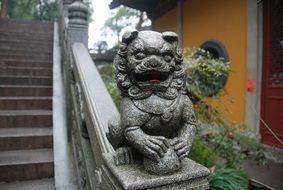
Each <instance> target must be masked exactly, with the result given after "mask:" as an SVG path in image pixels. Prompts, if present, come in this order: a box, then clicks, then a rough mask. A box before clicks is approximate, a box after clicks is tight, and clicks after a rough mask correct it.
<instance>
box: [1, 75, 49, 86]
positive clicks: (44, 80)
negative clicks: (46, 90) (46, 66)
mask: <svg viewBox="0 0 283 190" xmlns="http://www.w3.org/2000/svg"><path fill="white" fill-rule="evenodd" d="M52 83H53V79H52V77H51V76H25V75H0V85H52Z"/></svg>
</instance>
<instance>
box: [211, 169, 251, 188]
mask: <svg viewBox="0 0 283 190" xmlns="http://www.w3.org/2000/svg"><path fill="white" fill-rule="evenodd" d="M208 181H209V185H210V187H209V189H211V190H246V189H247V188H248V182H249V180H248V176H247V175H246V174H245V173H244V172H242V171H241V170H236V169H230V168H220V169H216V170H215V172H213V173H212V174H210V175H209V176H208Z"/></svg>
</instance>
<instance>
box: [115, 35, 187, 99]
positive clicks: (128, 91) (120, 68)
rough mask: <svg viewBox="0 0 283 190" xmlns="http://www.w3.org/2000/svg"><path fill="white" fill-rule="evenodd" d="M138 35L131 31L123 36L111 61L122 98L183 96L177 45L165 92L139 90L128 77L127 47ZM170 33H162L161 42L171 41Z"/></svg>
mask: <svg viewBox="0 0 283 190" xmlns="http://www.w3.org/2000/svg"><path fill="white" fill-rule="evenodd" d="M138 33H139V32H138V31H133V32H128V33H126V34H125V35H124V36H123V39H122V43H121V45H120V48H119V50H118V53H117V55H116V56H115V58H114V61H113V65H114V74H115V80H116V82H117V86H118V88H119V90H120V92H121V93H122V96H126V97H130V98H132V99H142V98H146V97H148V96H149V95H151V94H152V93H156V94H157V95H159V96H162V97H165V98H168V99H174V98H176V96H177V95H178V94H179V93H183V94H184V93H185V86H186V78H185V70H184V68H183V57H182V50H181V48H179V47H178V46H177V43H176V48H175V50H174V57H173V59H174V63H175V65H174V68H173V72H172V73H171V74H170V75H173V76H172V81H171V83H170V85H169V86H168V88H167V90H166V91H165V92H159V91H157V92H156V91H155V92H152V91H146V90H141V89H140V88H139V86H138V84H137V83H136V82H135V81H134V80H133V79H132V78H131V77H130V73H129V70H128V57H127V55H128V54H127V53H128V47H130V46H132V43H131V42H132V41H133V40H134V39H136V38H138ZM171 33H173V32H164V33H162V37H163V40H164V41H167V42H170V41H172V38H171V37H172V36H170V34H171ZM168 34H169V35H168ZM173 34H175V33H173ZM174 37H175V36H174ZM177 40H178V39H177ZM177 40H176V41H177ZM132 91H134V93H132ZM137 91H138V92H137ZM135 94H136V95H135ZM137 94H138V95H137Z"/></svg>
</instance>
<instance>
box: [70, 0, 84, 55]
mask: <svg viewBox="0 0 283 190" xmlns="http://www.w3.org/2000/svg"><path fill="white" fill-rule="evenodd" d="M87 15H88V9H87V7H86V5H85V4H84V3H83V2H82V0H75V1H74V2H73V3H72V4H70V5H69V7H68V18H69V23H68V37H67V42H68V49H69V50H70V48H71V46H72V45H73V43H75V42H80V43H82V44H84V45H85V46H86V47H88V23H87Z"/></svg>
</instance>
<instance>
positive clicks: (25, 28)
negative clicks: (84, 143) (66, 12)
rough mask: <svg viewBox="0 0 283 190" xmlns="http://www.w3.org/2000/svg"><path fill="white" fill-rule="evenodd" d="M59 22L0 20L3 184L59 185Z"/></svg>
mask: <svg viewBox="0 0 283 190" xmlns="http://www.w3.org/2000/svg"><path fill="white" fill-rule="evenodd" d="M52 62H53V23H42V22H36V21H23V20H8V19H7V20H6V19H5V20H0V189H1V190H2V189H3V190H5V189H21V190H22V189H29V190H30V189H54V179H53V177H54V163H53V158H54V156H53V130H52V123H53V121H52V82H53V79H52V74H53V70H52V69H53V63H52Z"/></svg>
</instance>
